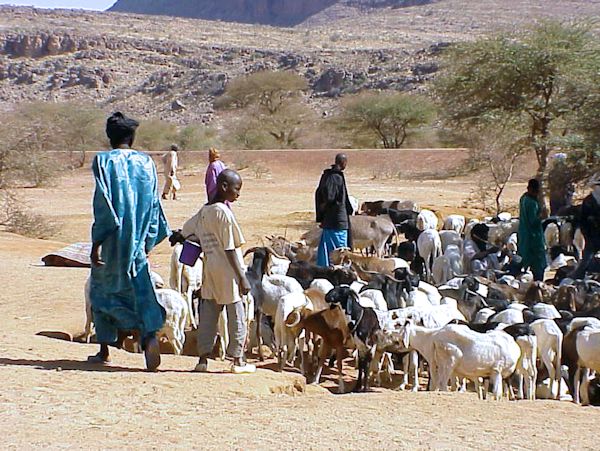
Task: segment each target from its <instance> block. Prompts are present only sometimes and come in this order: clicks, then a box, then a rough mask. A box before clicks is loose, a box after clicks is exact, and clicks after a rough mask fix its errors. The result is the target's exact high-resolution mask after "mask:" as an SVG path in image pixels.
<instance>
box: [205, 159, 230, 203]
mask: <svg viewBox="0 0 600 451" xmlns="http://www.w3.org/2000/svg"><path fill="white" fill-rule="evenodd" d="M225 169H227V166H225V164H224V163H223V162H222V161H221V154H219V151H218V150H217V149H215V148H214V147H211V148H210V149H209V150H208V167H207V168H206V176H205V177H204V184H205V185H206V197H207V201H208V203H211V202H212V201H213V200H214V198H215V196H216V194H217V178H218V177H219V174H220V173H221V172H223V171H224V170H225Z"/></svg>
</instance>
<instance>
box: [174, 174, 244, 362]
mask: <svg viewBox="0 0 600 451" xmlns="http://www.w3.org/2000/svg"><path fill="white" fill-rule="evenodd" d="M241 189H242V179H241V177H240V176H239V174H238V173H237V172H235V171H232V170H230V169H226V170H224V171H223V172H221V174H219V177H218V178H217V193H216V195H215V197H214V199H213V200H212V201H211V202H210V203H208V204H206V205H204V206H203V207H202V208H201V209H200V211H199V212H198V213H197V214H196V215H195V216H194V217H192V218H191V219H190V220H188V221H187V222H186V224H185V225H184V227H183V230H182V233H183V235H184V236H189V235H192V234H193V235H195V236H196V237H197V238H198V240H199V241H200V245H201V246H202V250H203V251H204V274H203V281H202V289H201V297H202V299H201V300H200V303H199V305H198V315H199V324H198V355H199V356H200V359H199V362H198V364H197V365H196V368H195V371H199V372H205V371H207V369H208V356H209V355H210V353H211V352H212V349H213V347H214V344H215V340H216V337H217V324H218V320H219V315H220V314H221V311H222V310H223V307H225V309H226V311H227V318H228V321H227V324H228V329H229V345H228V347H227V354H228V355H229V356H230V357H232V358H233V367H232V371H233V372H234V373H253V372H254V371H256V367H255V366H254V365H250V364H248V363H246V362H245V361H244V342H245V340H246V333H247V330H246V310H245V308H244V303H243V301H242V296H243V295H246V294H248V293H249V292H250V284H249V282H248V280H247V279H246V268H245V265H244V260H243V256H242V251H241V246H242V245H243V244H244V243H245V241H244V236H243V235H242V231H241V229H240V226H239V225H238V223H237V221H236V219H235V216H234V215H233V212H232V211H231V209H230V208H229V207H228V206H227V205H226V204H225V201H227V202H230V203H233V202H235V201H236V200H237V198H238V197H239V195H240V191H241Z"/></svg>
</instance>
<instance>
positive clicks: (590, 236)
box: [570, 172, 600, 279]
mask: <svg viewBox="0 0 600 451" xmlns="http://www.w3.org/2000/svg"><path fill="white" fill-rule="evenodd" d="M590 187H591V188H592V192H591V193H590V194H589V195H588V196H587V197H586V198H585V199H583V203H582V204H581V217H580V227H581V233H583V237H584V238H585V248H584V249H583V256H582V258H581V261H580V262H579V265H577V269H576V270H575V271H573V273H571V274H570V277H571V278H573V279H583V278H584V277H585V272H586V270H587V269H588V267H589V265H590V263H591V262H592V260H593V259H594V255H596V253H597V252H598V251H600V172H598V173H596V174H595V175H594V176H593V177H592V178H591V179H590Z"/></svg>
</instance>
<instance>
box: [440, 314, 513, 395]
mask: <svg viewBox="0 0 600 451" xmlns="http://www.w3.org/2000/svg"><path fill="white" fill-rule="evenodd" d="M432 341H433V348H434V356H435V357H434V361H435V364H436V366H437V386H433V387H434V388H437V389H438V390H441V391H445V390H447V387H448V381H449V380H450V377H451V376H456V377H459V378H467V379H470V380H472V381H473V382H475V385H476V387H477V391H478V393H479V392H480V390H479V378H480V377H481V378H486V377H488V378H489V379H490V382H491V383H492V387H493V388H492V394H493V396H494V398H495V399H497V400H500V399H502V388H503V387H502V385H503V380H504V379H506V378H507V377H509V376H510V375H511V374H512V373H513V372H514V371H515V369H516V367H517V363H518V362H519V358H520V356H521V349H520V348H519V345H517V343H516V342H515V340H514V338H512V337H511V336H510V335H508V334H507V333H505V332H502V331H495V330H493V331H489V332H487V333H485V334H482V333H478V332H475V331H473V330H471V329H470V328H469V327H467V326H463V325H454V324H449V325H447V326H445V327H443V328H441V329H440V330H439V331H437V332H436V333H435V335H434V337H433V340H432ZM479 394H480V393H479ZM480 397H481V394H480Z"/></svg>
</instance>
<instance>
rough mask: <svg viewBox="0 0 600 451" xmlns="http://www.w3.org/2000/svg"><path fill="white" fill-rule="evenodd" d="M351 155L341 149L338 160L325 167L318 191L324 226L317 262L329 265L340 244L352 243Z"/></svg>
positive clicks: (343, 245)
mask: <svg viewBox="0 0 600 451" xmlns="http://www.w3.org/2000/svg"><path fill="white" fill-rule="evenodd" d="M347 164H348V157H346V155H345V154H343V153H339V154H337V155H336V156H335V164H334V165H333V166H331V168H330V169H325V171H323V175H322V176H321V180H320V181H319V187H318V188H317V191H316V192H315V205H316V213H317V222H318V223H319V224H320V227H321V228H322V229H323V232H322V233H321V242H320V243H319V249H318V253H317V265H319V266H329V253H330V252H331V251H332V250H334V249H337V248H340V247H350V246H351V237H350V215H351V214H352V205H351V204H350V200H349V198H348V190H347V188H346V179H345V178H344V169H346V165H347Z"/></svg>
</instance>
